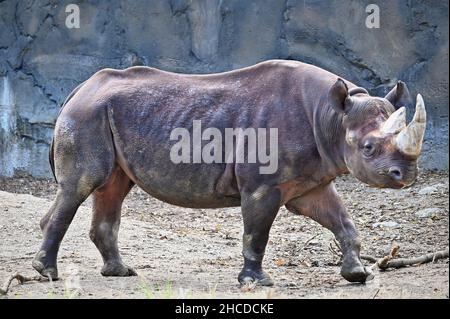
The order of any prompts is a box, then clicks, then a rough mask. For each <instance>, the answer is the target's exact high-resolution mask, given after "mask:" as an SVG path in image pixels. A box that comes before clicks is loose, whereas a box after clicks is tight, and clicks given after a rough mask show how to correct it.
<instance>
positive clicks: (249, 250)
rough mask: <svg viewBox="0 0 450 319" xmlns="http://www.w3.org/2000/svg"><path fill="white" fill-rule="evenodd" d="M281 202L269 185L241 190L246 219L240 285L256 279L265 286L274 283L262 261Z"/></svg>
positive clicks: (277, 194)
mask: <svg viewBox="0 0 450 319" xmlns="http://www.w3.org/2000/svg"><path fill="white" fill-rule="evenodd" d="M280 201H281V194H280V191H279V190H278V189H275V188H269V187H266V186H261V187H259V188H258V189H257V190H256V191H254V192H243V193H241V209H242V216H243V220H244V235H243V249H242V254H243V255H244V267H243V269H242V271H241V272H240V274H239V277H238V280H239V282H240V283H241V284H244V283H250V282H255V283H258V284H260V285H263V286H272V285H273V281H272V279H271V278H270V276H269V275H268V274H267V273H266V272H264V271H263V270H262V260H263V258H264V252H265V249H266V245H267V241H268V240H269V232H270V228H271V227H272V223H273V221H274V219H275V217H276V215H277V213H278V210H279V208H280Z"/></svg>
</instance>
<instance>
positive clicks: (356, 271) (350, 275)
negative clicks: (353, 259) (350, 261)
mask: <svg viewBox="0 0 450 319" xmlns="http://www.w3.org/2000/svg"><path fill="white" fill-rule="evenodd" d="M341 275H342V277H344V278H345V279H346V280H347V281H350V282H359V283H365V282H367V281H370V280H372V279H373V278H374V277H375V275H374V274H373V272H372V271H371V270H370V269H369V268H367V267H364V266H363V265H362V264H361V262H358V263H357V264H356V265H355V264H354V265H353V266H348V265H345V264H344V265H342V268H341Z"/></svg>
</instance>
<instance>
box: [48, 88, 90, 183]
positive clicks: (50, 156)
mask: <svg viewBox="0 0 450 319" xmlns="http://www.w3.org/2000/svg"><path fill="white" fill-rule="evenodd" d="M84 83H86V81H84V82H83V83H81V84H80V85H78V86H77V87H76V88H75V89H74V90H73V91H72V92H70V94H69V95H68V96H67V98H66V99H65V101H64V103H63V104H62V105H61V108H60V109H59V112H58V116H57V117H56V120H58V117H59V115H60V114H61V112H62V110H63V109H64V106H66V104H67V102H69V101H70V99H71V98H72V97H73V96H74V95H75V94H76V93H77V92H78V91H79V90H80V89H81V87H82V86H83V85H84ZM54 148H55V137H54V136H53V138H52V143H51V144H50V150H49V153H48V159H49V162H50V167H51V169H52V173H53V177H54V178H55V182H56V183H58V180H57V179H56V173H55V157H54V154H55V152H54Z"/></svg>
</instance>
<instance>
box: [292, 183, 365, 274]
mask: <svg viewBox="0 0 450 319" xmlns="http://www.w3.org/2000/svg"><path fill="white" fill-rule="evenodd" d="M286 208H287V209H288V210H290V211H292V212H294V213H297V214H302V215H305V216H308V217H310V218H312V219H314V220H315V221H316V222H318V223H319V224H321V225H322V226H324V227H325V228H327V229H329V230H330V231H331V232H333V234H334V235H335V237H336V239H337V240H338V241H339V243H340V245H341V249H342V253H343V260H342V268H341V275H342V276H343V277H344V278H345V279H347V280H348V281H350V282H366V281H368V280H371V279H373V274H372V272H371V271H370V270H369V269H367V268H365V267H364V266H363V264H362V263H361V260H360V257H359V253H360V249H361V243H360V240H359V238H358V232H357V231H356V228H355V224H354V223H353V221H352V220H351V218H350V216H349V215H348V213H347V211H346V209H345V207H344V205H343V203H342V201H341V199H340V198H339V195H338V194H337V192H336V189H335V187H334V184H333V183H329V184H327V185H325V186H319V187H318V188H316V189H314V190H312V191H310V192H308V193H307V194H305V195H303V196H301V197H298V198H296V199H293V200H291V201H289V202H288V203H287V204H286Z"/></svg>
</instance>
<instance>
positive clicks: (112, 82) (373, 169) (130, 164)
mask: <svg viewBox="0 0 450 319" xmlns="http://www.w3.org/2000/svg"><path fill="white" fill-rule="evenodd" d="M411 103H412V99H411V97H410V96H409V92H408V89H407V88H406V85H405V84H404V83H402V82H399V83H398V84H397V85H396V86H395V87H394V88H393V89H392V91H391V92H390V93H389V94H388V95H387V96H386V97H385V98H380V97H371V96H370V95H369V94H368V93H367V91H366V90H364V89H363V88H359V87H357V86H356V85H354V84H353V83H351V82H349V81H346V80H343V79H340V78H339V77H338V76H336V75H334V74H332V73H330V72H327V71H325V70H323V69H320V68H317V67H315V66H312V65H308V64H304V63H300V62H296V61H284V60H271V61H266V62H262V63H259V64H257V65H254V66H251V67H248V68H244V69H240V70H235V71H231V72H225V73H218V74H210V75H188V74H175V73H169V72H164V71H160V70H157V69H153V68H149V67H132V68H129V69H126V70H112V69H105V70H101V71H99V72H97V73H96V74H94V75H93V76H92V77H91V78H90V79H88V80H87V81H86V82H84V83H83V84H81V85H80V86H79V87H77V88H76V89H75V90H74V92H72V93H71V95H70V96H69V97H68V99H67V100H66V102H65V103H64V105H63V108H62V110H61V112H60V115H59V117H58V119H57V122H56V126H55V133H54V139H53V144H52V147H51V154H50V161H51V164H52V168H53V171H54V175H55V178H56V180H57V182H58V191H57V195H56V198H55V200H54V202H53V205H52V207H51V208H50V210H49V212H48V213H47V214H46V215H45V216H44V217H43V218H42V220H41V229H42V231H43V233H44V239H43V243H42V246H41V248H40V251H39V252H38V253H37V255H36V258H35V259H34V261H33V267H34V268H35V269H36V270H37V271H38V272H39V273H41V274H42V275H46V276H51V277H52V278H53V279H57V278H58V272H57V261H56V260H57V253H58V249H59V245H60V243H61V240H62V238H63V236H64V234H65V232H66V230H67V228H68V227H69V225H70V223H71V221H72V219H73V217H74V215H75V213H76V211H77V208H78V206H79V205H80V204H81V203H82V202H83V201H84V200H85V199H86V198H87V197H88V196H89V195H90V194H92V193H93V194H94V207H93V219H92V228H91V231H90V237H91V239H92V241H93V242H94V243H95V245H96V246H97V248H98V249H99V251H100V253H101V255H102V257H103V261H104V266H103V269H102V274H103V275H105V276H131V275H135V274H136V273H135V272H134V270H133V269H131V268H130V267H129V266H127V265H125V264H124V263H123V261H122V259H121V257H120V254H119V250H118V246H117V237H118V231H119V225H120V211H121V205H122V202H123V200H124V198H125V197H126V195H127V194H128V192H129V191H130V189H131V188H132V187H133V186H134V185H137V186H138V187H140V188H142V189H143V190H144V191H146V192H147V193H149V194H150V195H152V196H154V197H155V198H158V199H160V200H162V201H165V202H167V203H170V204H174V205H178V206H183V207H192V208H218V207H232V206H241V209H242V216H243V223H244V234H243V256H244V266H243V269H242V271H241V273H240V274H239V276H238V279H239V281H240V282H241V283H245V282H253V281H257V282H258V283H259V284H262V285H272V284H273V281H272V279H271V278H270V276H269V275H268V274H267V273H265V272H264V271H263V269H262V260H263V257H264V252H265V248H266V244H267V241H268V238H269V232H270V228H271V226H272V223H273V221H274V219H275V217H276V215H277V213H278V210H279V208H280V207H281V206H283V205H286V207H287V208H288V209H289V210H290V211H291V212H293V213H296V214H302V215H305V216H307V217H310V218H312V219H314V220H315V221H317V222H318V223H320V224H321V225H322V226H324V227H326V228H328V229H329V230H331V231H332V232H333V233H334V235H335V236H336V238H337V239H338V240H339V242H340V244H341V247H342V249H343V255H344V257H343V265H342V270H341V274H342V276H343V277H344V278H345V279H347V280H349V281H351V282H365V281H366V280H368V279H370V278H371V277H372V275H371V274H370V272H368V271H367V270H366V269H365V268H364V267H363V265H362V263H361V261H360V259H359V251H360V246H361V244H360V241H359V239H358V234H357V231H356V229H355V225H354V223H353V222H352V220H351V218H350V216H349V215H348V214H347V212H346V209H345V207H344V206H343V204H342V201H341V200H340V199H339V195H338V194H337V192H336V190H335V188H334V185H333V180H334V179H335V178H336V177H337V176H339V175H341V174H346V173H349V172H351V173H352V174H353V175H355V176H356V177H357V178H358V179H360V180H361V181H362V182H365V183H368V184H370V185H373V186H376V187H392V188H401V187H404V186H406V185H409V184H411V183H412V182H413V181H414V179H415V178H416V175H417V156H410V155H408V156H406V155H404V154H402V153H401V152H400V151H398V150H397V149H396V148H395V145H394V143H393V140H394V137H395V136H394V134H385V133H382V132H381V131H380V128H381V126H382V124H383V123H384V122H385V121H386V120H387V119H388V117H389V116H390V114H392V113H393V112H394V111H395V110H396V109H397V108H399V107H400V106H405V105H409V104H411ZM193 120H201V124H202V127H203V128H208V127H215V128H218V129H219V130H221V131H222V132H223V131H224V129H225V128H238V127H240V128H267V129H269V128H277V129H278V170H277V171H276V172H275V173H274V174H260V171H259V167H260V165H259V163H211V164H206V163H196V164H188V163H180V164H174V163H172V162H171V161H170V156H169V154H170V149H171V147H172V145H173V142H171V141H170V132H171V131H172V130H173V129H174V128H177V127H181V128H186V129H188V130H190V131H192V125H193V124H192V123H193ZM204 143H207V141H204ZM368 145H369V146H371V147H372V148H373V149H370V150H368V148H369V147H368ZM239 147H244V146H242V145H241V146H239ZM393 167H394V168H395V169H392V168H393ZM393 172H394V173H393Z"/></svg>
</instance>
